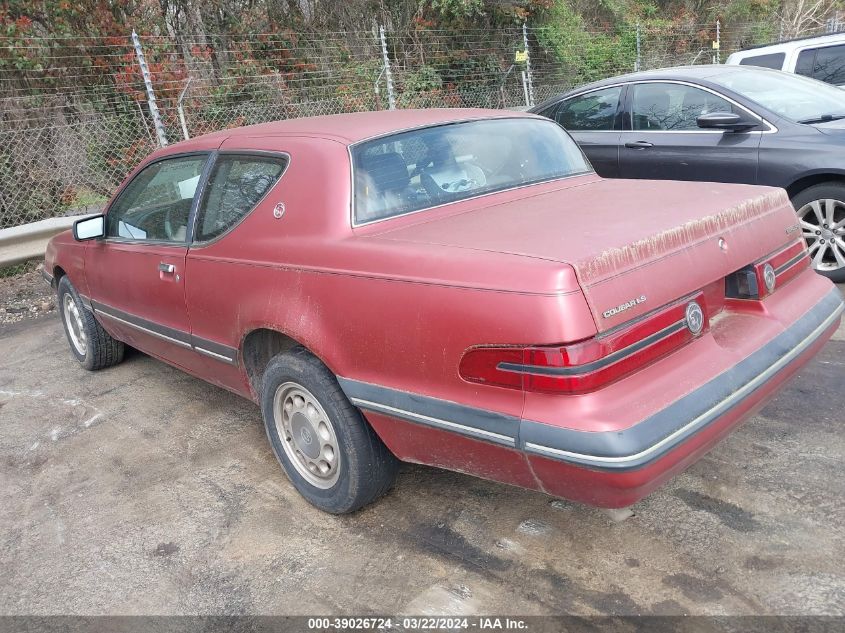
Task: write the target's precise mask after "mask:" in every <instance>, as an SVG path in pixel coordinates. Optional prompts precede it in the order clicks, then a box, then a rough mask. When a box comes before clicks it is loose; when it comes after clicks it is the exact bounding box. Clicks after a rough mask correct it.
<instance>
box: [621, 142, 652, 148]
mask: <svg viewBox="0 0 845 633" xmlns="http://www.w3.org/2000/svg"><path fill="white" fill-rule="evenodd" d="M625 147H627V148H629V149H648V148H649V147H654V143H649V142H648V141H631V142H630V143H625Z"/></svg>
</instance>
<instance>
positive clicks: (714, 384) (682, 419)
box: [520, 289, 845, 507]
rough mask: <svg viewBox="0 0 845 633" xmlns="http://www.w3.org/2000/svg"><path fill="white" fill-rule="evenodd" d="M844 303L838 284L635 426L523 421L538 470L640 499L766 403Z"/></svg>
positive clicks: (593, 495) (581, 488)
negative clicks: (585, 428)
mask: <svg viewBox="0 0 845 633" xmlns="http://www.w3.org/2000/svg"><path fill="white" fill-rule="evenodd" d="M843 309H845V304H843V301H842V297H841V295H840V294H839V292H838V291H837V290H836V289H833V290H831V291H830V292H829V293H828V294H827V295H826V296H825V297H824V298H823V299H822V300H821V301H819V302H818V303H817V304H816V305H815V306H813V307H812V308H811V309H810V310H809V311H808V312H807V313H806V314H805V315H804V316H803V317H801V318H800V319H799V320H798V321H796V322H795V323H794V324H793V325H791V326H790V327H789V328H787V329H786V330H785V331H783V332H782V333H781V334H779V335H778V336H776V337H775V338H774V339H773V340H771V341H770V342H769V343H767V344H766V345H764V346H762V347H761V348H760V349H758V350H757V351H755V352H754V353H752V354H751V355H749V356H748V357H747V358H745V359H744V360H743V361H741V362H740V363H738V364H737V365H735V366H733V367H732V368H731V369H729V370H728V371H725V372H723V373H721V374H719V375H718V376H716V377H715V378H713V379H712V380H710V381H709V382H707V383H705V384H703V385H701V386H700V387H698V388H697V389H695V390H694V391H692V392H691V393H689V394H687V395H685V396H684V397H682V398H680V399H678V400H676V401H675V402H674V403H672V404H671V405H670V406H668V407H666V408H664V409H662V410H660V411H658V412H656V413H654V414H653V415H651V416H650V417H648V418H646V419H645V420H643V421H642V422H640V423H639V424H636V425H634V426H632V427H630V428H628V429H625V430H620V431H607V432H602V433H584V432H580V431H573V430H571V429H564V428H560V427H555V426H551V425H547V424H540V423H536V422H530V421H523V423H522V427H521V432H520V439H521V440H522V444H523V446H524V448H525V451H526V453H527V454H528V455H529V460H530V461H531V464H532V468H533V470H534V472H535V474H536V476H537V477H538V478H539V479H540V481H541V483H542V486H543V488H544V489H545V490H546V491H547V492H549V493H551V494H555V495H559V496H564V497H567V498H572V499H577V500H580V501H584V502H586V503H590V504H592V505H599V506H605V507H622V506H626V505H630V504H631V503H634V502H636V501H638V500H639V499H641V498H643V497H644V496H646V495H647V494H649V493H650V492H652V491H653V490H654V489H655V488H657V487H658V486H660V485H661V484H662V483H663V482H665V481H666V480H667V479H669V478H670V477H672V476H673V475H675V474H676V473H678V472H680V471H682V470H683V469H684V468H686V467H687V466H689V465H690V464H692V463H693V462H695V461H696V460H697V459H698V458H699V457H700V456H701V455H703V454H704V453H705V452H707V451H708V450H709V449H710V448H712V447H713V445H715V444H716V443H717V442H718V441H719V440H720V439H721V438H723V437H724V436H725V435H727V434H728V433H729V432H730V431H731V430H732V429H733V428H734V427H736V426H737V425H738V424H740V423H741V422H742V421H743V420H745V419H746V418H748V417H749V416H750V415H751V414H753V413H754V412H756V411H757V410H759V409H760V408H761V407H762V406H763V405H765V404H766V402H768V400H769V399H770V398H771V397H773V396H774V395H775V394H776V393H777V392H778V391H779V389H780V388H781V387H782V386H783V385H784V383H785V382H786V381H788V380H789V379H790V378H791V377H792V376H793V375H794V374H795V373H796V372H797V371H798V370H799V369H800V368H801V367H803V366H804V365H805V364H806V363H807V362H808V361H809V360H810V359H812V358H813V356H814V355H815V354H816V353H817V352H818V351H819V349H821V347H822V346H823V345H824V344H825V342H827V340H828V339H829V338H830V336H831V335H832V334H833V332H834V331H835V330H836V328H837V327H838V325H839V322H840V319H841V315H842V312H843Z"/></svg>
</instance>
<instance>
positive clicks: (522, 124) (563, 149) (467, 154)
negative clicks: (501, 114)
mask: <svg viewBox="0 0 845 633" xmlns="http://www.w3.org/2000/svg"><path fill="white" fill-rule="evenodd" d="M352 168H353V175H354V218H355V223H356V224H365V223H367V222H373V221H376V220H381V219H385V218H390V217H394V216H397V215H403V214H406V213H412V212H414V211H419V210H422V209H426V208H429V207H434V206H438V205H441V204H446V203H449V202H454V201H457V200H462V199H465V198H471V197H475V196H478V195H483V194H488V193H493V192H496V191H502V190H505V189H512V188H514V187H519V186H523V185H529V184H534V183H538V182H543V181H547V180H553V179H556V178H563V177H566V176H572V175H574V174H579V173H586V172H590V171H592V168H591V167H590V165H589V163H588V162H587V160H586V159H585V158H584V155H583V154H582V153H581V150H580V149H579V148H578V146H577V145H576V144H575V142H574V141H573V140H572V139H571V138H570V137H569V135H568V134H566V132H564V131H563V130H562V129H561V128H560V127H559V126H558V125H556V124H555V123H553V122H551V121H548V120H541V119H527V118H518V119H517V118H514V119H489V120H481V121H466V122H461V123H451V124H446V125H437V126H432V127H426V128H420V129H416V130H410V131H407V132H399V133H396V134H391V135H390V136H384V137H380V138H377V139H374V140H371V141H365V142H362V143H359V144H357V145H354V146H353V147H352Z"/></svg>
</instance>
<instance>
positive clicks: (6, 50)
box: [0, 23, 778, 229]
mask: <svg viewBox="0 0 845 633" xmlns="http://www.w3.org/2000/svg"><path fill="white" fill-rule="evenodd" d="M773 29H776V25H773V24H756V23H755V24H734V25H718V26H717V24H707V25H701V24H689V25H686V26H677V25H674V26H672V27H669V26H667V27H649V28H640V27H628V28H624V29H614V30H593V31H576V30H573V29H567V28H564V27H563V26H560V27H557V26H555V25H545V26H542V27H536V28H531V27H522V26H515V27H513V28H505V29H499V30H496V31H495V32H490V31H487V30H464V31H454V30H449V31H438V30H433V29H429V28H413V29H408V30H405V31H402V32H396V31H391V30H390V29H389V28H388V29H385V30H384V32H383V34H382V32H381V30H380V29H379V28H377V27H376V28H373V29H372V30H370V31H358V32H343V33H324V32H321V33H311V34H308V33H294V32H290V31H280V32H275V33H257V34H254V35H249V36H231V35H230V36H221V35H209V36H203V37H195V38H193V39H186V38H180V37H171V36H141V37H140V38H139V41H140V45H141V47H142V48H143V53H144V56H145V58H146V64H147V66H148V68H149V71H150V79H151V85H152V90H153V92H154V94H155V97H156V102H157V104H158V108H159V110H160V113H161V124H162V126H163V131H164V134H165V136H166V138H167V139H168V141H169V142H170V143H173V142H176V141H179V140H181V139H182V138H183V136H184V134H185V132H186V131H187V133H188V134H189V135H190V136H198V135H200V134H205V133H208V132H212V131H216V130H220V129H224V128H231V127H236V126H242V125H249V124H253V123H262V122H266V121H272V120H279V119H287V118H294V117H301V116H313V115H321V114H334V113H341V112H352V111H358V110H380V109H388V108H389V107H390V105H391V103H393V104H395V107H397V108H423V107H484V108H521V107H525V106H527V105H530V104H533V103H539V102H541V101H543V100H544V99H547V98H549V97H551V96H553V95H554V94H556V93H558V92H561V91H563V90H566V89H568V88H571V87H573V86H577V85H579V84H582V83H585V82H588V81H594V80H597V79H601V78H604V77H609V76H613V75H616V74H621V73H625V72H632V71H634V70H636V69H640V70H645V69H649V68H658V67H665V66H673V65H681V64H709V63H718V62H720V61H724V59H725V58H726V57H727V55H728V54H729V53H730V52H732V51H733V50H739V49H741V48H743V47H747V46H749V45H751V44H755V43H758V42H764V41H774V40H777V39H778V33H776V32H773ZM526 44H527V49H526ZM0 45H2V46H0V229H2V228H7V227H12V226H17V225H20V224H25V223H29V222H33V221H36V220H41V219H44V218H49V217H55V216H61V215H73V214H78V213H86V212H96V211H98V210H99V209H101V208H102V206H103V205H104V203H105V202H106V200H107V199H108V196H109V195H110V194H111V192H112V191H113V190H114V189H115V187H116V186H117V185H118V184H119V183H120V182H121V181H122V180H123V178H124V177H125V175H126V174H127V173H128V172H129V171H130V170H131V169H132V168H133V167H134V166H135V165H136V164H137V163H138V162H139V161H140V160H141V159H142V158H143V157H144V156H145V155H146V154H148V153H149V152H150V151H152V150H153V149H154V148H156V147H157V146H158V140H157V135H156V130H155V128H154V123H155V122H154V120H153V117H151V111H150V108H149V104H148V94H147V90H146V88H145V84H144V78H143V76H142V74H141V70H140V67H139V64H138V59H137V55H136V50H135V48H134V47H133V43H132V40H131V38H130V37H129V34H127V36H126V38H103V39H99V40H94V39H84V38H82V39H80V38H53V39H40V40H34V39H33V40H25V41H23V42H21V41H18V40H16V41H14V42H9V41H7V42H4V41H3V38H1V37H0ZM717 46H718V48H717ZM526 52H527V54H526ZM385 59H387V60H388V65H387V66H386V65H385ZM180 110H181V116H180ZM183 122H184V124H183Z"/></svg>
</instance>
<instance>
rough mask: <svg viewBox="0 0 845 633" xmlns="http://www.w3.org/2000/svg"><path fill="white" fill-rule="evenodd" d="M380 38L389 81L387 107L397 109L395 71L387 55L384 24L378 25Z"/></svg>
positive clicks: (385, 72) (385, 74) (385, 78)
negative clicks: (394, 90) (392, 69)
mask: <svg viewBox="0 0 845 633" xmlns="http://www.w3.org/2000/svg"><path fill="white" fill-rule="evenodd" d="M378 33H379V38H380V39H381V57H382V60H383V63H384V80H385V82H386V83H387V107H388V108H390V109H391V110H395V109H396V95H394V94H393V73H391V72H390V58H389V57H388V56H387V39H385V37H384V26H383V25H379V27H378Z"/></svg>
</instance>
